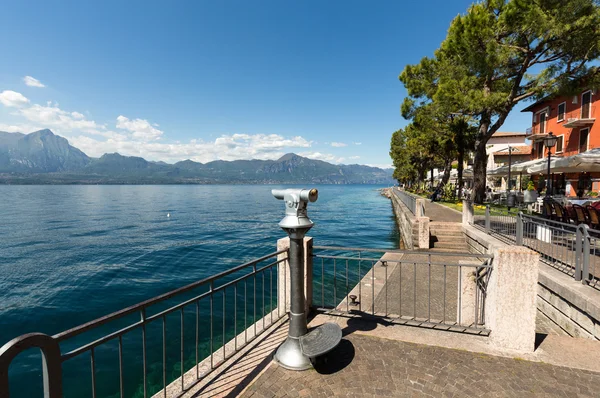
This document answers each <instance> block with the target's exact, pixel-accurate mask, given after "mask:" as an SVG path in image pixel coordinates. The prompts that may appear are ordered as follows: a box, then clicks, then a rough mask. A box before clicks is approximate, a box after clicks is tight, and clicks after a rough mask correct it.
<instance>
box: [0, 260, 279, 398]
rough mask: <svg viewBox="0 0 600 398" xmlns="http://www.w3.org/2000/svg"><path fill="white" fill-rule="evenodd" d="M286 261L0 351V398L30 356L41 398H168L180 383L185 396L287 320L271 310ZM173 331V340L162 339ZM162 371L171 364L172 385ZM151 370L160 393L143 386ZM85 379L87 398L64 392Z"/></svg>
mask: <svg viewBox="0 0 600 398" xmlns="http://www.w3.org/2000/svg"><path fill="white" fill-rule="evenodd" d="M287 253H288V250H287V249H285V250H280V251H277V252H275V253H271V254H269V255H266V256H263V257H260V258H258V259H256V260H253V261H250V262H247V263H245V264H242V265H240V266H237V267H235V268H232V269H230V270H227V271H224V272H221V273H219V274H216V275H214V276H210V277H208V278H205V279H202V280H200V281H197V282H194V283H192V284H190V285H187V286H184V287H182V288H179V289H176V290H173V291H171V292H168V293H165V294H163V295H160V296H158V297H155V298H152V299H150V300H146V301H144V302H141V303H139V304H136V305H133V306H131V307H128V308H125V309H122V310H120V311H117V312H114V313H112V314H110V315H107V316H104V317H102V318H99V319H96V320H93V321H91V322H88V323H85V324H83V325H80V326H77V327H75V328H72V329H70V330H67V331H64V332H61V333H58V334H56V335H53V336H48V335H45V334H40V333H32V334H26V335H23V336H20V337H17V338H15V339H13V340H11V341H9V342H8V343H6V344H5V345H4V346H3V347H2V348H0V397H2V398H8V397H9V395H10V388H9V387H10V386H9V384H10V383H9V373H8V372H9V366H10V365H11V363H12V362H13V359H14V358H15V357H17V356H18V355H19V354H20V353H22V352H23V351H25V350H28V349H30V348H39V349H40V350H41V351H42V355H43V358H44V361H43V363H42V368H43V379H44V383H43V388H44V396H45V397H47V398H59V397H63V395H71V396H92V397H96V396H109V395H110V396H120V397H125V396H132V395H133V393H134V390H135V389H137V390H140V389H141V390H142V391H143V392H142V394H143V396H144V397H147V396H151V395H153V394H156V393H160V392H161V390H162V392H163V393H162V395H164V396H166V394H167V386H168V385H169V384H170V383H171V382H172V381H174V380H177V381H179V380H178V379H180V380H181V384H180V390H181V393H183V392H185V391H186V390H188V389H189V388H190V387H192V386H194V385H196V384H197V383H198V382H199V381H201V380H202V379H203V378H204V377H205V376H206V375H207V374H208V373H209V372H210V371H211V370H213V369H214V368H216V367H218V366H219V365H220V364H222V363H223V362H225V361H226V360H227V359H228V358H230V357H231V356H232V355H234V354H235V353H236V352H238V351H239V350H240V349H242V348H243V347H244V346H246V345H247V344H248V343H250V342H251V341H253V340H254V339H255V338H256V337H257V336H258V335H259V334H260V333H261V332H263V331H265V330H266V329H267V328H269V326H271V325H273V324H274V323H275V322H277V321H278V320H280V319H281V318H283V317H284V316H286V315H287V313H286V310H285V307H284V308H281V306H280V305H278V303H277V300H278V286H279V283H278V279H277V278H278V273H277V271H278V265H279V264H280V263H282V262H285V261H287ZM282 268H284V272H285V267H282ZM283 278H284V279H285V274H284V275H283ZM284 289H285V288H284ZM172 330H174V331H175V333H174V335H170V336H168V334H167V332H168V331H172ZM140 332H141V334H140ZM140 339H141V340H140ZM132 345H135V346H141V347H138V348H139V352H138V351H136V352H134V351H133V350H132V349H130V347H131V346H132ZM109 346H112V348H113V352H114V354H115V355H114V356H112V357H111V359H107V356H106V355H105V354H106V352H105V351H111V350H109V349H108V348H110V347H109ZM219 351H221V353H220V352H219ZM140 354H141V358H140ZM100 355H102V358H103V359H102V360H99V357H100ZM128 356H132V357H134V359H131V360H130V358H128ZM82 357H87V358H89V359H88V360H89V362H88V364H89V365H88V366H89V367H88V368H87V370H85V369H84V368H85V366H83V367H82V366H80V365H83V364H84V363H85V362H81V361H80V359H81V358H82ZM140 359H141V363H142V371H141V372H140V374H137V375H136V374H133V372H131V371H130V369H131V368H132V366H131V365H132V362H140ZM70 361H76V362H77V366H75V367H74V369H73V366H71V367H70V368H71V371H72V372H73V373H69V372H67V371H66V367H69V366H68V363H69V362H70ZM99 361H102V363H99ZM151 361H152V362H153V363H152V364H151V363H150V362H151ZM168 363H174V366H173V369H174V370H176V371H177V375H176V377H173V373H174V370H173V369H171V371H169V369H168ZM150 365H152V369H153V372H154V373H156V369H157V368H160V373H161V374H160V375H157V374H153V375H152V377H153V379H155V380H156V379H157V378H158V379H159V380H160V385H156V384H154V385H149V382H148V378H149V372H151V371H150V370H149V366H150ZM100 366H101V367H102V372H104V373H106V372H107V369H110V370H111V371H112V372H113V374H114V377H112V380H114V381H115V383H106V380H108V379H111V378H110V377H107V376H106V375H105V374H104V377H103V378H102V380H103V382H102V383H99V382H98V381H97V380H98V374H99V370H98V368H99V367H100ZM124 369H127V371H124ZM186 369H188V372H186ZM201 370H202V371H201ZM124 373H127V377H128V378H129V380H126V379H125V377H124ZM190 373H192V374H190ZM86 374H87V375H89V376H86ZM117 374H118V375H117ZM168 374H169V376H168ZM184 376H185V377H184ZM85 378H89V380H90V385H89V386H88V388H87V389H86V390H85V393H83V392H82V391H81V390H80V391H75V392H71V394H67V392H68V390H69V387H72V388H71V389H77V388H79V389H81V387H82V386H81V385H78V386H77V387H73V386H72V385H71V386H70V384H77V383H79V384H80V383H81V379H85ZM117 380H118V382H117ZM186 382H187V384H186ZM140 384H141V387H140ZM140 395H141V394H140Z"/></svg>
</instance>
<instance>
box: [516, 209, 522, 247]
mask: <svg viewBox="0 0 600 398" xmlns="http://www.w3.org/2000/svg"><path fill="white" fill-rule="evenodd" d="M515 239H516V243H517V245H519V246H523V213H522V212H519V213H518V214H517V230H516V233H515Z"/></svg>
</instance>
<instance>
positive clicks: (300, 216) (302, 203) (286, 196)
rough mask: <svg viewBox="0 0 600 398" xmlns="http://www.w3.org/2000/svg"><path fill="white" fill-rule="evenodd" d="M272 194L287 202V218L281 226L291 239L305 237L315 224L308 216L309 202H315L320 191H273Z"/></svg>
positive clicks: (282, 221)
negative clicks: (307, 207) (307, 206)
mask: <svg viewBox="0 0 600 398" xmlns="http://www.w3.org/2000/svg"><path fill="white" fill-rule="evenodd" d="M271 194H273V196H274V197H275V198H277V199H279V200H283V201H285V217H284V218H283V220H281V222H280V223H279V226H280V227H281V228H283V229H284V230H286V231H287V232H288V233H291V235H290V237H292V238H294V237H296V236H303V235H304V233H306V231H308V230H309V229H310V228H311V227H312V226H313V222H312V221H311V220H310V218H308V215H307V214H306V205H307V204H308V202H315V201H316V200H317V199H318V197H319V191H317V190H316V189H315V188H313V189H294V188H288V189H273V190H271Z"/></svg>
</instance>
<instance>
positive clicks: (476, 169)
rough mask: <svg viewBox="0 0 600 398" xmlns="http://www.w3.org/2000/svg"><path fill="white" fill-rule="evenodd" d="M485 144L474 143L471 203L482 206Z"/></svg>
mask: <svg viewBox="0 0 600 398" xmlns="http://www.w3.org/2000/svg"><path fill="white" fill-rule="evenodd" d="M486 144H487V142H486V141H485V140H480V139H479V138H478V139H477V140H476V141H475V159H474V160H473V197H472V199H473V201H474V202H475V203H479V204H483V201H484V199H485V176H486V168H487V153H486V151H485V147H486Z"/></svg>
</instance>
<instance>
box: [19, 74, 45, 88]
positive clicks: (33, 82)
mask: <svg viewBox="0 0 600 398" xmlns="http://www.w3.org/2000/svg"><path fill="white" fill-rule="evenodd" d="M23 81H24V82H25V84H26V85H28V86H29V87H40V88H42V87H46V86H45V85H43V84H42V82H41V81H39V80H38V79H36V78H35V77H31V76H25V77H24V78H23Z"/></svg>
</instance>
